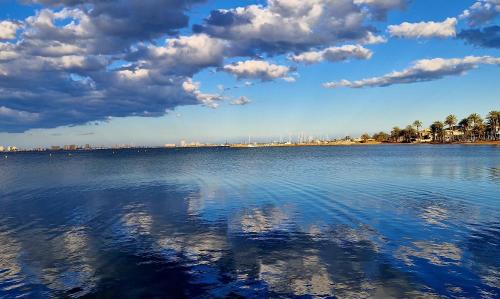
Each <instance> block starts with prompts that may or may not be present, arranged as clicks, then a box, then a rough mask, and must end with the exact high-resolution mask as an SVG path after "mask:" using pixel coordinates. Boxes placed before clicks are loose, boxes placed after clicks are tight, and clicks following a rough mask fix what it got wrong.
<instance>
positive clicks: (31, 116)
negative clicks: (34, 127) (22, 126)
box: [0, 106, 39, 122]
mask: <svg viewBox="0 0 500 299" xmlns="http://www.w3.org/2000/svg"><path fill="white" fill-rule="evenodd" d="M0 116H1V117H5V118H11V119H13V120H16V121H23V122H32V121H36V120H37V119H38V118H39V114H38V113H32V112H27V111H21V110H16V109H12V108H8V107H5V106H0Z"/></svg>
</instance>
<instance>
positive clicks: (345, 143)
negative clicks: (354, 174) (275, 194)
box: [229, 140, 500, 148]
mask: <svg viewBox="0 0 500 299" xmlns="http://www.w3.org/2000/svg"><path fill="white" fill-rule="evenodd" d="M381 144H387V145H423V144H432V145H446V144H448V145H449V144H461V145H500V140H497V141H476V142H448V143H440V142H439V143H438V142H413V143H401V142H378V141H367V142H356V141H332V142H321V143H318V142H310V143H309V142H308V143H291V144H289V143H255V144H231V145H229V147H231V148H254V147H302V146H365V145H381Z"/></svg>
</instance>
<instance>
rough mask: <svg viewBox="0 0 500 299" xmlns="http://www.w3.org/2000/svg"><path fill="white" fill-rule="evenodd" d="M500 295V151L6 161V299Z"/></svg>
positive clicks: (2, 247)
mask: <svg viewBox="0 0 500 299" xmlns="http://www.w3.org/2000/svg"><path fill="white" fill-rule="evenodd" d="M432 297H437V298H459V297H460V298H462V297H465V298H500V147H499V146H488V145H368V146H329V147H328V146H325V147H321V146H316V147H282V148H224V147H221V148H169V149H123V150H96V151H74V152H68V151H58V152H36V153H35V152H33V153H30V152H19V153H9V154H7V155H5V156H4V155H2V156H0V298H432Z"/></svg>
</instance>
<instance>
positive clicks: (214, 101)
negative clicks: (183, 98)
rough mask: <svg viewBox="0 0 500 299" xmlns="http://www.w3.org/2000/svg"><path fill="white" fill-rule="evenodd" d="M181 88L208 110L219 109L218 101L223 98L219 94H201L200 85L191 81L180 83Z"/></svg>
mask: <svg viewBox="0 0 500 299" xmlns="http://www.w3.org/2000/svg"><path fill="white" fill-rule="evenodd" d="M182 88H183V89H184V91H185V92H186V93H188V94H191V95H193V96H194V97H195V98H196V100H197V101H198V102H199V104H202V105H204V106H207V107H209V108H214V109H215V108H217V107H219V103H218V102H219V101H222V100H223V99H224V97H223V96H221V95H219V94H208V93H202V92H201V91H200V83H199V82H194V81H193V80H192V79H187V80H186V81H184V82H183V83H182Z"/></svg>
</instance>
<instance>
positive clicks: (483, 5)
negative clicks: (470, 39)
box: [460, 0, 500, 26]
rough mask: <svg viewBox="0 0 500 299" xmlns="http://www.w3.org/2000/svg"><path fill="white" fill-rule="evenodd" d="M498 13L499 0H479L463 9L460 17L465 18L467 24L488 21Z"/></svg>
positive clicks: (479, 23) (476, 24) (472, 24)
mask: <svg viewBox="0 0 500 299" xmlns="http://www.w3.org/2000/svg"><path fill="white" fill-rule="evenodd" d="M499 14H500V0H479V1H477V2H475V3H474V4H472V6H471V7H469V9H466V10H464V12H463V13H462V14H461V15H460V18H462V19H467V20H468V22H469V25H471V26H478V25H482V24H484V23H488V22H490V21H491V20H493V19H495V18H496V17H497V16H498V15H499Z"/></svg>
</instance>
